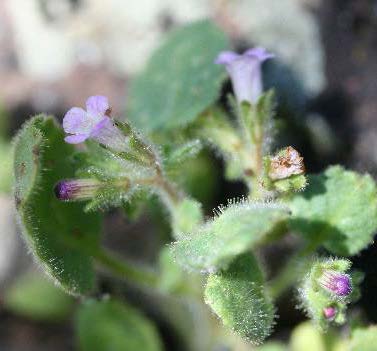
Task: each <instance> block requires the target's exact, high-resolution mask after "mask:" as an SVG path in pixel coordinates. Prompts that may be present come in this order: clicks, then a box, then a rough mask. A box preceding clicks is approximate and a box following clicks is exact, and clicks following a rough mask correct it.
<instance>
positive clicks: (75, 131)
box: [63, 95, 127, 151]
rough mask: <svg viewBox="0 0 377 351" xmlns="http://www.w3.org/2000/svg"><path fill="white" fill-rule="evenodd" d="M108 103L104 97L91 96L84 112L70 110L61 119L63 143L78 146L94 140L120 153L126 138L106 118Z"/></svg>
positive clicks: (78, 108)
mask: <svg viewBox="0 0 377 351" xmlns="http://www.w3.org/2000/svg"><path fill="white" fill-rule="evenodd" d="M109 111H111V110H110V106H109V102H108V100H107V97H105V96H100V95H98V96H91V97H90V98H88V100H86V111H85V110H84V109H82V108H80V107H73V108H71V109H70V110H69V111H68V112H67V113H66V114H65V116H64V118H63V128H64V131H65V132H66V133H67V134H71V135H68V136H66V137H65V139H64V140H65V141H66V142H67V143H69V144H79V143H82V142H84V141H85V140H87V139H94V140H96V141H97V142H99V143H100V144H103V145H106V146H108V147H110V148H112V149H114V150H117V151H122V150H124V149H125V147H126V143H127V138H126V137H125V136H124V135H123V134H122V133H121V132H120V130H119V129H118V128H117V127H116V126H115V125H114V123H113V121H112V120H111V118H110V117H109V116H108V114H109Z"/></svg>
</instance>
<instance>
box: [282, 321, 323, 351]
mask: <svg viewBox="0 0 377 351" xmlns="http://www.w3.org/2000/svg"><path fill="white" fill-rule="evenodd" d="M289 344H290V345H289V346H290V350H291V351H304V350H305V351H327V349H326V344H325V341H324V339H323V336H322V333H321V332H320V331H319V330H318V329H316V328H315V327H314V326H313V325H312V324H311V323H310V322H305V323H301V324H300V325H298V326H297V327H296V328H295V329H294V330H293V332H292V335H291V339H290V342H289Z"/></svg>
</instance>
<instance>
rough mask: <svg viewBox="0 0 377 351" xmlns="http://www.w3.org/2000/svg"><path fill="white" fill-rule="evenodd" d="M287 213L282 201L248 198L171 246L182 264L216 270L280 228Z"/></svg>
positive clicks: (182, 236) (193, 267) (196, 268)
mask: <svg viewBox="0 0 377 351" xmlns="http://www.w3.org/2000/svg"><path fill="white" fill-rule="evenodd" d="M287 217H288V211H287V209H286V208H284V207H282V206H279V205H274V204H264V203H249V202H247V201H245V202H241V203H238V204H233V205H230V206H229V207H228V208H226V209H225V210H221V213H220V215H219V216H218V217H215V218H214V219H213V220H212V221H209V222H207V223H205V224H204V225H203V226H201V227H199V229H198V231H197V232H196V233H191V234H187V233H183V234H182V235H180V236H179V238H181V239H180V240H178V241H177V242H175V243H174V244H173V245H172V247H171V248H172V250H173V254H174V256H175V258H176V260H177V262H178V263H180V264H181V265H182V266H183V267H185V268H188V269H193V270H199V271H208V272H213V271H216V270H217V269H219V268H224V267H226V266H227V265H228V264H229V263H230V262H231V261H232V260H233V259H234V258H235V257H236V256H237V255H239V254H241V253H243V252H246V251H247V250H249V249H251V248H253V247H255V246H257V245H258V244H260V243H261V242H262V241H263V240H264V239H266V237H267V236H268V235H269V234H271V233H273V232H274V230H275V229H277V230H278V229H280V227H281V226H280V225H281V224H283V223H284V220H286V219H287ZM184 234H185V235H184Z"/></svg>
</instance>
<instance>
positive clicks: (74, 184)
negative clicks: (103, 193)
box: [54, 179, 101, 201]
mask: <svg viewBox="0 0 377 351" xmlns="http://www.w3.org/2000/svg"><path fill="white" fill-rule="evenodd" d="M100 186H101V183H100V182H99V181H98V180H96V179H64V180H61V181H60V182H59V183H58V184H56V185H55V188H54V192H55V196H56V197H57V198H58V199H59V200H61V201H79V200H89V199H91V198H92V197H93V196H94V195H95V193H96V192H97V190H98V189H99V187H100Z"/></svg>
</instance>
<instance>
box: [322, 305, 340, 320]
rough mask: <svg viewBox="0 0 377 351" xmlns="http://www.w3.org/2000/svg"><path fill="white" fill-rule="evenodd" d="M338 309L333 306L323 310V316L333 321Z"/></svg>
mask: <svg viewBox="0 0 377 351" xmlns="http://www.w3.org/2000/svg"><path fill="white" fill-rule="evenodd" d="M336 312H337V311H336V308H335V307H333V306H329V307H325V308H324V309H323V315H324V317H325V318H326V319H328V320H333V319H334V318H335V316H336Z"/></svg>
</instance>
